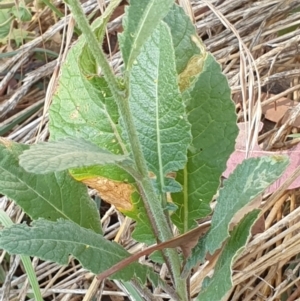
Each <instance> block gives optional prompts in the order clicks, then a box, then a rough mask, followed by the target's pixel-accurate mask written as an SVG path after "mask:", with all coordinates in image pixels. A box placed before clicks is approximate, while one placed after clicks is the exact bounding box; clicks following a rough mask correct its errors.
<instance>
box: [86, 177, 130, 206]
mask: <svg viewBox="0 0 300 301" xmlns="http://www.w3.org/2000/svg"><path fill="white" fill-rule="evenodd" d="M82 182H83V183H85V184H86V185H88V186H90V187H91V188H93V189H96V190H97V191H98V193H99V195H100V197H101V198H102V199H103V200H104V201H106V202H107V203H109V204H111V205H114V206H115V207H116V208H117V209H118V210H120V211H122V210H125V211H131V210H132V209H133V205H132V202H131V194H132V193H133V192H134V188H133V186H132V185H130V184H126V183H123V182H117V181H113V180H110V179H107V178H103V177H94V178H89V179H84V180H82Z"/></svg>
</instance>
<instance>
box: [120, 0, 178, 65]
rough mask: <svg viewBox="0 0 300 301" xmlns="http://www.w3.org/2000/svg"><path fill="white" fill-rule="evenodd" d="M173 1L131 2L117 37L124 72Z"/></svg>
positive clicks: (140, 0) (135, 0)
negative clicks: (122, 29) (120, 32)
mask: <svg viewBox="0 0 300 301" xmlns="http://www.w3.org/2000/svg"><path fill="white" fill-rule="evenodd" d="M173 3H174V0H164V1H161V0H131V1H130V6H129V7H126V10H125V16H124V18H123V28H124V32H123V33H122V34H121V35H119V43H120V49H121V52H122V56H123V60H124V63H125V67H126V70H130V68H131V67H132V64H133V63H134V62H135V59H136V58H137V56H138V55H139V53H140V51H141V48H142V46H143V45H144V43H145V41H146V40H147V39H148V38H149V37H150V35H151V34H152V33H153V31H154V30H155V29H156V27H157V25H158V24H159V23H160V21H161V20H162V19H163V18H164V17H165V16H166V14H167V13H168V11H169V9H170V7H171V5H172V4H173Z"/></svg>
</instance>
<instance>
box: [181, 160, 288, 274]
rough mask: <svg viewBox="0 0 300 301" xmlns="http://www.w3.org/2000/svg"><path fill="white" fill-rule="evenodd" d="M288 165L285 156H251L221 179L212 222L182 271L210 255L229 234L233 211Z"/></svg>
mask: <svg viewBox="0 0 300 301" xmlns="http://www.w3.org/2000/svg"><path fill="white" fill-rule="evenodd" d="M288 164H289V160H288V157H286V156H270V157H260V158H250V159H247V160H245V161H243V163H242V164H240V165H238V166H237V168H236V169H235V170H234V172H233V173H232V174H231V175H230V176H229V178H228V179H227V180H226V181H225V182H224V188H222V189H221V190H220V194H219V197H218V198H217V205H216V207H215V211H214V214H213V217H212V221H211V228H210V230H209V231H208V233H207V234H206V235H205V237H204V238H203V239H201V240H200V241H199V242H198V244H197V246H196V247H195V248H194V249H193V251H192V255H191V257H190V258H189V259H188V262H187V265H186V266H185V269H184V270H185V272H186V271H187V270H189V269H190V268H192V267H193V266H194V265H195V264H196V263H197V261H202V260H203V259H204V256H205V254H206V253H207V252H209V253H210V254H213V253H214V252H215V251H216V250H217V249H219V248H220V247H221V245H222V243H223V242H224V241H225V240H226V239H227V238H228V237H229V226H230V223H231V221H232V219H233V217H234V216H235V214H236V213H237V212H238V211H239V210H241V209H242V208H243V207H245V206H246V205H247V204H249V203H250V202H251V201H252V200H254V199H255V198H256V197H257V196H258V195H260V194H261V193H263V192H264V191H265V189H266V188H267V187H268V186H270V185H271V184H272V183H273V182H274V181H275V180H276V179H278V178H279V177H280V176H281V174H282V173H283V172H284V170H285V169H286V167H287V166H288Z"/></svg>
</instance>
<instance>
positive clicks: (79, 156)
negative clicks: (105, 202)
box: [20, 138, 129, 174]
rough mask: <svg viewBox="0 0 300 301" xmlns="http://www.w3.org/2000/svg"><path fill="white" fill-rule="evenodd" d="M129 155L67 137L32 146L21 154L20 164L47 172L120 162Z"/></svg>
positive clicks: (37, 171)
mask: <svg viewBox="0 0 300 301" xmlns="http://www.w3.org/2000/svg"><path fill="white" fill-rule="evenodd" d="M125 160H129V157H128V156H124V155H115V154H112V153H110V152H108V151H106V150H104V149H101V148H99V147H98V146H97V145H95V144H93V143H91V142H88V141H86V140H84V139H80V138H77V139H74V138H67V139H65V140H59V141H54V142H47V143H45V142H43V143H39V144H35V145H33V146H31V148H30V149H29V150H26V151H25V152H24V153H23V154H22V155H21V156H20V165H21V166H22V167H23V168H25V170H27V171H29V172H33V173H39V174H45V173H48V172H55V171H62V170H66V169H70V168H75V167H82V166H91V165H95V164H101V165H105V164H110V163H120V162H123V161H125Z"/></svg>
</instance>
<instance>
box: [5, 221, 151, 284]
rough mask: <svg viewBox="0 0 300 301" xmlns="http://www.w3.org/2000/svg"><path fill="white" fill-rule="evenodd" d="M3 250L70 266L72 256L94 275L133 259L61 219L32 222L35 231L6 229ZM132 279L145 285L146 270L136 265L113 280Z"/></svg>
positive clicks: (14, 227)
mask: <svg viewBox="0 0 300 301" xmlns="http://www.w3.org/2000/svg"><path fill="white" fill-rule="evenodd" d="M0 248H2V249H4V250H6V251H7V252H9V253H11V254H23V255H30V256H37V257H39V258H41V259H43V260H50V261H54V262H57V263H59V264H67V263H68V260H69V256H70V255H73V256H74V257H75V258H76V259H78V260H79V261H80V263H81V264H82V266H83V267H84V268H86V269H88V270H90V271H91V272H93V273H95V274H99V273H101V272H103V271H105V270H107V269H108V268H109V267H111V266H112V265H114V264H116V263H118V262H119V261H121V260H122V259H124V258H126V257H128V256H129V255H130V254H129V253H128V252H127V251H126V250H125V249H124V248H123V247H121V246H120V245H118V244H117V243H115V242H112V241H109V240H107V239H105V238H104V237H103V236H102V235H99V234H97V233H95V232H93V231H90V230H87V229H85V228H82V227H80V226H78V225H77V224H75V223H73V222H70V221H66V220H62V219H60V220H58V221H57V222H50V221H47V220H44V219H40V220H37V221H35V222H33V223H32V227H29V226H27V225H25V224H20V225H14V226H11V227H8V228H5V229H4V230H2V231H1V232H0ZM133 276H138V277H139V278H140V279H141V280H142V281H143V282H145V280H146V276H147V268H146V267H144V266H142V265H140V264H138V263H133V264H131V265H129V266H128V267H126V268H124V269H122V270H121V271H119V272H118V273H116V274H114V275H113V276H112V278H115V279H120V280H125V281H127V280H131V279H132V277H133Z"/></svg>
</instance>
